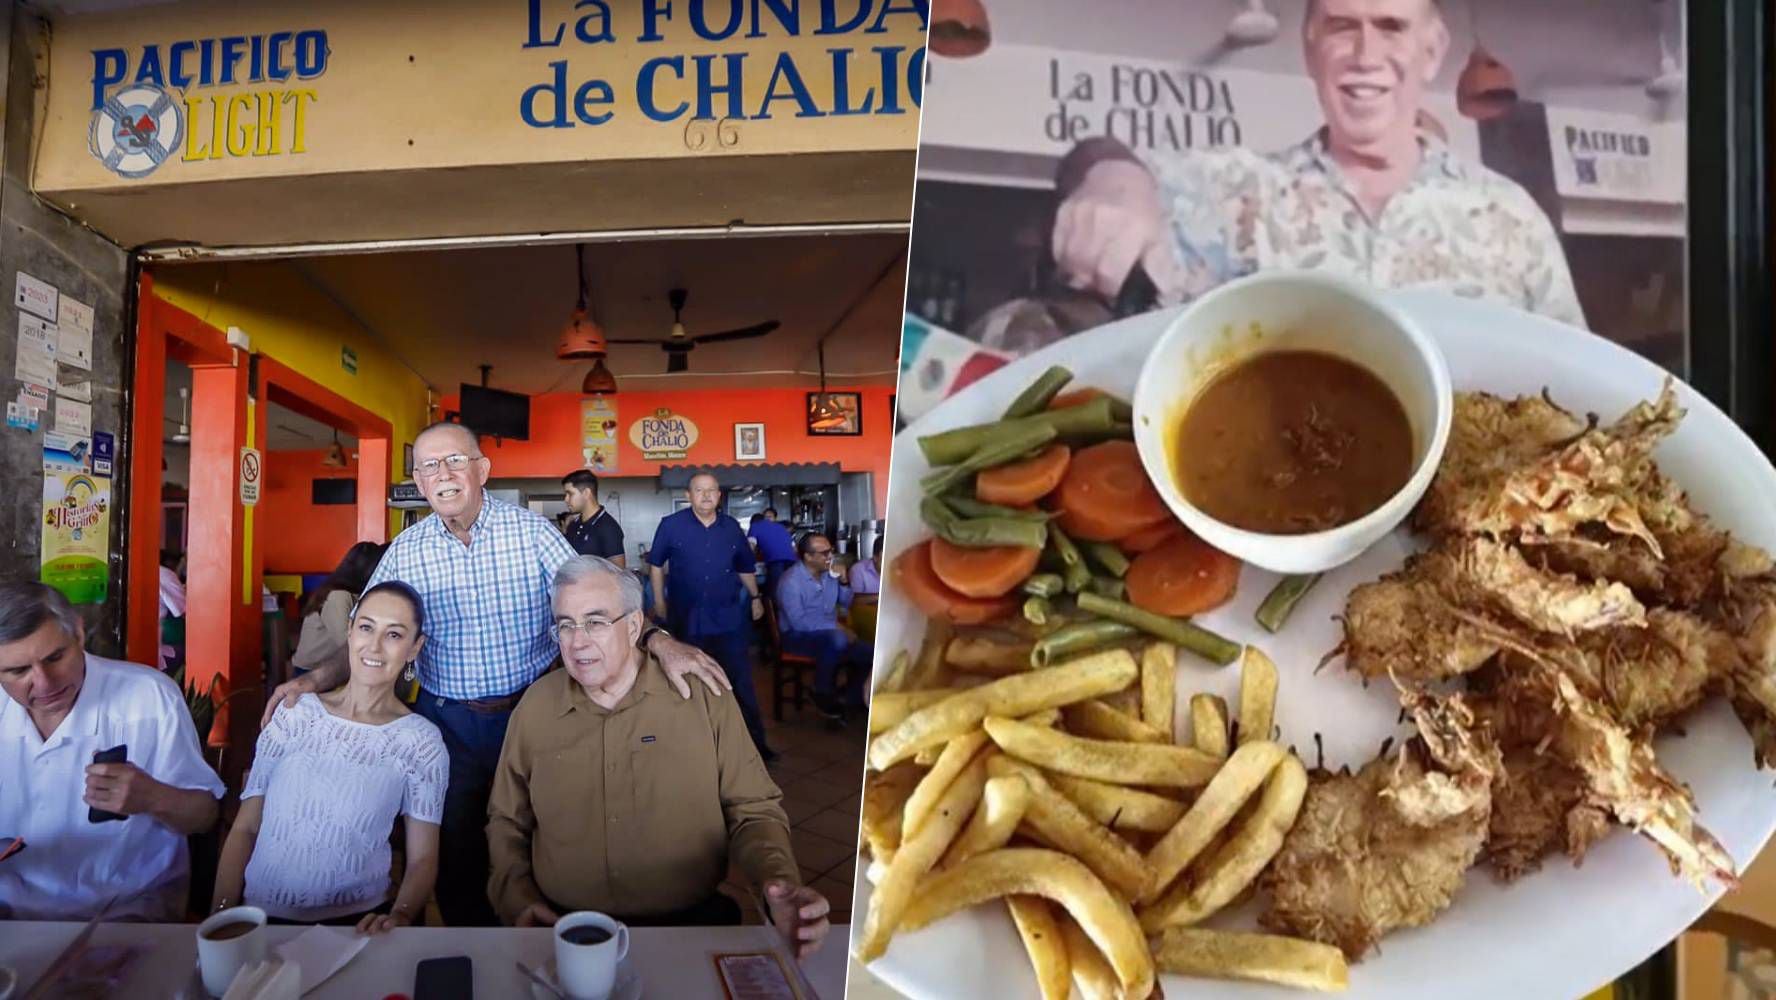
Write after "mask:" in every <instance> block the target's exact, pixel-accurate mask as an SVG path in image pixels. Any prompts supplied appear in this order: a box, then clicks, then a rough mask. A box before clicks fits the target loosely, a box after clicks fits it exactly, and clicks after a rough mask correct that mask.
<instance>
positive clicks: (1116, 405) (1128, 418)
mask: <svg viewBox="0 0 1776 1000" xmlns="http://www.w3.org/2000/svg"><path fill="white" fill-rule="evenodd" d="M1110 416H1111V417H1112V418H1114V419H1115V420H1116V422H1117V423H1121V424H1133V423H1134V422H1135V407H1134V404H1132V403H1130V402H1129V401H1128V400H1126V399H1123V398H1122V397H1120V396H1111V397H1110Z"/></svg>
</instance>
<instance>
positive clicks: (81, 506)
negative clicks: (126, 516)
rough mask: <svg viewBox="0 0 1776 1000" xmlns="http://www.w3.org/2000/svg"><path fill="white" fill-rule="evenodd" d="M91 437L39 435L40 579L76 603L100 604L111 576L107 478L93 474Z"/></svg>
mask: <svg viewBox="0 0 1776 1000" xmlns="http://www.w3.org/2000/svg"><path fill="white" fill-rule="evenodd" d="M91 452H92V441H91V440H90V439H88V438H84V437H79V438H77V437H71V436H69V435H66V434H55V433H50V434H45V435H44V436H43V547H42V555H41V557H40V559H41V563H42V571H41V574H40V579H42V581H43V582H44V583H47V584H49V585H50V586H52V587H54V588H56V589H57V590H59V591H61V592H62V593H63V594H65V595H66V596H67V598H68V600H70V601H72V602H74V603H75V604H98V603H100V602H102V601H103V600H104V599H105V594H106V590H107V586H108V584H109V580H110V562H111V558H110V548H111V477H110V476H98V475H94V474H93V471H92V467H91V459H92V454H91Z"/></svg>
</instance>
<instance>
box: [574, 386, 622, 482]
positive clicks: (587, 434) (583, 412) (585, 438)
mask: <svg viewBox="0 0 1776 1000" xmlns="http://www.w3.org/2000/svg"><path fill="white" fill-rule="evenodd" d="M617 441H618V435H617V401H616V400H615V399H613V398H611V397H610V396H593V397H591V398H590V399H582V400H580V461H581V462H582V463H583V464H584V465H585V467H586V468H588V469H591V470H592V471H593V472H596V473H599V474H601V475H614V474H615V473H616V471H617Z"/></svg>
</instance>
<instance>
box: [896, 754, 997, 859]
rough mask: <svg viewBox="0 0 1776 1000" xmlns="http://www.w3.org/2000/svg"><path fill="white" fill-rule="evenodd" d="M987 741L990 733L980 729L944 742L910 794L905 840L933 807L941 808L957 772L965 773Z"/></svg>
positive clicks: (902, 825) (902, 826) (903, 821)
mask: <svg viewBox="0 0 1776 1000" xmlns="http://www.w3.org/2000/svg"><path fill="white" fill-rule="evenodd" d="M986 745H987V734H986V733H984V732H981V731H980V730H978V729H977V730H975V731H974V732H972V733H968V734H966V735H964V736H960V737H957V738H956V739H953V740H951V741H950V742H948V743H946V744H944V748H943V752H942V753H941V754H939V755H938V758H937V762H936V763H934V764H932V765H931V770H929V771H926V772H925V776H924V777H923V778H920V779H919V787H917V788H915V789H913V794H912V795H910V796H908V797H907V800H906V808H905V809H904V810H903V816H902V818H901V821H900V836H901V839H902V840H905V839H906V838H908V837H914V836H917V835H918V833H919V828H920V827H921V826H924V825H925V820H926V819H927V818H928V817H929V816H930V815H931V810H933V809H935V808H937V803H938V800H939V799H941V798H943V793H944V792H945V791H947V790H948V789H949V787H950V782H952V781H955V780H956V776H957V775H958V774H961V773H962V769H963V768H965V767H967V766H968V762H969V761H971V760H973V759H974V757H975V755H976V754H978V753H980V751H981V748H982V747H984V746H986Z"/></svg>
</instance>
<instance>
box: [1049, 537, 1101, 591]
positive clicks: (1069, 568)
mask: <svg viewBox="0 0 1776 1000" xmlns="http://www.w3.org/2000/svg"><path fill="white" fill-rule="evenodd" d="M1048 544H1049V547H1050V548H1052V549H1053V550H1054V552H1055V554H1056V555H1057V556H1059V557H1060V559H1061V579H1063V580H1065V581H1066V582H1067V593H1069V594H1077V593H1079V592H1080V591H1081V590H1083V589H1084V588H1085V585H1086V584H1088V583H1090V582H1091V567H1089V566H1087V565H1086V564H1085V557H1084V556H1082V555H1080V554H1079V547H1078V546H1077V545H1074V544H1073V539H1071V538H1068V537H1067V534H1066V532H1064V531H1062V530H1061V529H1060V527H1059V526H1058V525H1049V528H1048Z"/></svg>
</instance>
